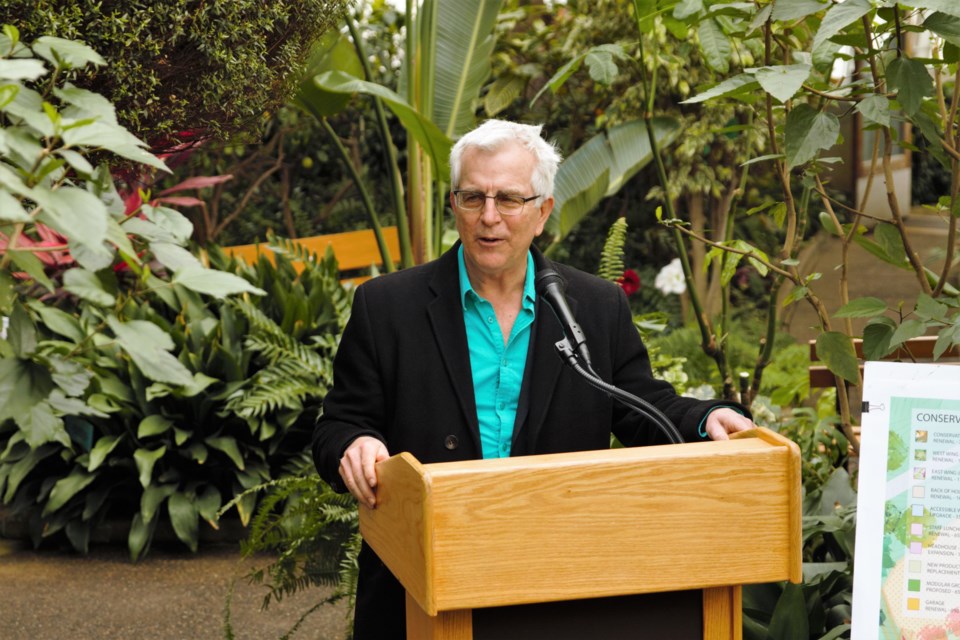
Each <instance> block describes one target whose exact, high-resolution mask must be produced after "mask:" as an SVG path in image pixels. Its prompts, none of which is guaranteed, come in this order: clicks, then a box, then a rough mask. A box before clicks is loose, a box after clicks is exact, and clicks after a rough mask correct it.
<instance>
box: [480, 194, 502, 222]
mask: <svg viewBox="0 0 960 640" xmlns="http://www.w3.org/2000/svg"><path fill="white" fill-rule="evenodd" d="M501 217H502V216H501V215H500V211H498V210H497V200H496V198H487V199H486V200H484V202H483V209H481V210H480V219H481V220H482V221H483V223H484V224H487V225H494V224H496V223H497V222H499V221H500V218H501Z"/></svg>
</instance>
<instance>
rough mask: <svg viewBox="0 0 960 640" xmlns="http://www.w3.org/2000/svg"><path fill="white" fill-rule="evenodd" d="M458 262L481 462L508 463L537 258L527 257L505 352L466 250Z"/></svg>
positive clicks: (527, 336) (532, 305)
mask: <svg viewBox="0 0 960 640" xmlns="http://www.w3.org/2000/svg"><path fill="white" fill-rule="evenodd" d="M457 259H458V263H459V265H460V302H461V304H462V306H463V322H464V324H465V325H466V329H467V346H468V347H469V349H470V370H471V372H472V373H473V396H474V399H475V400H476V404H477V421H478V422H479V423H480V444H481V446H482V447H483V457H484V458H506V457H508V456H509V455H510V446H511V442H512V439H513V424H514V422H515V421H516V419H517V404H518V403H519V401H520V386H521V384H522V383H523V371H524V369H525V368H526V366H527V349H528V347H529V346H530V333H531V330H532V327H533V318H534V313H535V311H534V309H535V306H534V303H535V302H536V292H535V290H534V282H533V280H534V278H533V274H534V266H533V255H531V254H529V253H528V254H527V278H526V280H525V281H524V285H523V306H522V308H521V309H520V315H518V316H517V319H516V321H515V322H514V323H513V329H511V331H510V337H509V339H508V340H507V344H506V346H504V344H503V334H502V333H501V332H500V324H499V323H498V322H497V316H496V314H495V313H494V311H493V305H492V304H490V303H489V302H487V301H486V300H484V299H483V298H481V297H480V295H479V294H477V292H476V291H475V290H474V288H473V285H471V284H470V278H469V277H468V276H467V268H466V265H465V264H464V262H463V247H462V246H461V247H460V251H459V253H458V255H457Z"/></svg>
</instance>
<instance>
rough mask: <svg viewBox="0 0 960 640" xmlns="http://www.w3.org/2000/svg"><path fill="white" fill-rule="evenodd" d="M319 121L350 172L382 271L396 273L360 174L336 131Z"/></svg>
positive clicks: (325, 121) (377, 217)
mask: <svg viewBox="0 0 960 640" xmlns="http://www.w3.org/2000/svg"><path fill="white" fill-rule="evenodd" d="M319 120H320V124H321V125H323V130H324V131H326V132H327V135H329V136H330V139H331V140H332V141H333V144H334V146H335V147H336V148H337V151H339V152H340V156H341V157H342V158H343V163H344V164H345V165H346V166H347V171H349V172H350V177H351V178H352V179H353V184H355V185H356V187H357V191H358V192H359V193H360V199H361V200H363V207H364V208H365V209H366V210H367V217H368V218H369V219H370V226H371V227H373V235H374V236H375V237H376V239H377V248H379V249H380V256H381V257H382V258H383V266H384V269H386V271H387V273H390V272H392V271H396V269H397V268H396V266H395V265H394V264H393V258H391V256H390V248H389V247H388V246H387V241H386V240H385V239H384V237H383V229H382V228H381V226H380V217H379V216H377V211H376V209H375V208H374V206H373V200H372V199H371V198H370V193H369V192H368V191H367V188H366V187H365V186H364V184H363V180H362V179H361V178H360V173H359V172H358V171H357V168H356V167H354V166H353V162H352V161H351V160H350V154H349V153H348V152H347V148H346V147H344V146H343V143H342V142H340V137H339V136H337V133H336V131H334V130H333V127H331V126H330V123H329V122H327V119H326V118H319Z"/></svg>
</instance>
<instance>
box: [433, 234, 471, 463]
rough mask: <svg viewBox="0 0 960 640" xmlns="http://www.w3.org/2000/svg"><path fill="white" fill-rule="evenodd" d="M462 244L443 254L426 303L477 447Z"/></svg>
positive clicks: (441, 354)
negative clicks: (460, 263)
mask: <svg viewBox="0 0 960 640" xmlns="http://www.w3.org/2000/svg"><path fill="white" fill-rule="evenodd" d="M459 246H460V244H459V243H457V244H456V245H454V247H453V248H452V249H450V250H449V251H447V252H446V253H445V254H443V255H442V256H441V257H440V258H439V260H438V261H437V269H436V271H435V272H434V276H433V278H432V279H431V280H430V290H431V291H432V292H433V293H434V295H435V296H436V297H435V298H434V299H433V301H432V302H430V304H429V305H427V315H428V316H429V317H430V326H431V329H432V330H433V336H434V339H436V341H437V346H438V348H439V349H440V356H441V358H442V359H443V365H444V368H445V369H446V371H447V375H448V376H449V377H450V383H451V385H452V386H453V390H454V393H456V396H457V401H458V403H459V404H460V409H461V411H462V412H463V418H464V420H465V421H466V423H467V424H468V425H469V427H470V433H471V435H472V436H473V440H474V445H475V446H476V451H477V452H478V455H479V452H480V451H482V450H483V449H482V448H481V444H480V426H479V423H478V422H477V404H476V399H475V398H474V395H473V374H472V373H471V370H470V350H469V348H468V346H467V330H466V328H465V326H464V323H463V308H462V307H461V303H460V279H459V269H458V267H457V251H458V249H459Z"/></svg>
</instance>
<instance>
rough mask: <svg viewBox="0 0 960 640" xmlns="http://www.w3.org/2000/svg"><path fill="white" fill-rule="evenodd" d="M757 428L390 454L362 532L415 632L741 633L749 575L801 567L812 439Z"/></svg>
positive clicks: (763, 578) (776, 574)
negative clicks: (470, 456) (733, 433)
mask: <svg viewBox="0 0 960 640" xmlns="http://www.w3.org/2000/svg"><path fill="white" fill-rule="evenodd" d="M749 433H750V434H751V435H752V436H754V437H741V438H737V439H734V440H730V441H725V442H702V443H691V444H683V445H666V446H656V447H642V448H630V449H611V450H604V451H586V452H581V453H566V454H552V455H540V456H525V457H517V458H504V459H500V460H474V461H468V462H454V463H442V464H420V463H419V462H418V461H417V460H416V459H415V458H414V457H413V456H411V455H410V454H408V453H401V454H400V455H397V456H394V457H392V458H390V459H389V460H385V461H383V462H381V463H379V466H378V473H379V488H378V493H377V502H378V506H377V508H376V509H375V510H370V509H367V508H366V507H361V508H360V531H361V532H362V533H363V537H364V539H365V540H366V541H367V543H368V544H369V545H370V546H371V547H373V549H374V550H375V551H376V552H377V555H379V556H380V558H381V559H382V560H383V561H384V563H386V565H387V566H388V567H389V569H390V570H391V571H392V572H393V574H394V575H395V576H397V578H398V579H399V580H400V582H401V583H402V584H403V586H404V588H405V589H406V591H407V637H408V639H411V640H412V639H417V640H420V639H430V640H471V639H477V640H480V639H481V638H498V639H501V640H506V639H507V638H512V637H517V638H525V639H527V638H536V637H543V638H551V639H553V638H561V637H571V638H572V637H591V638H620V637H624V638H626V637H630V638H648V637H649V638H671V639H675V640H679V639H680V638H688V637H695V638H704V639H709V640H720V639H733V638H737V639H738V638H740V637H741V611H740V609H741V607H740V585H742V584H747V583H757V582H773V581H778V580H791V581H793V582H799V581H800V579H801V557H800V555H801V506H800V453H799V449H798V447H797V446H796V444H794V443H793V442H791V441H789V440H787V439H785V438H783V437H782V436H779V435H777V434H775V433H773V432H771V431H768V430H766V429H758V430H756V431H751V432H749ZM537 603H550V604H537ZM516 605H524V606H516ZM550 625H552V627H551V626H550ZM585 625H586V626H585ZM604 625H609V626H610V628H609V629H604ZM584 629H588V634H589V635H586V636H585V635H583V630H584ZM657 629H659V631H658V630H657ZM626 630H629V631H626Z"/></svg>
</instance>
